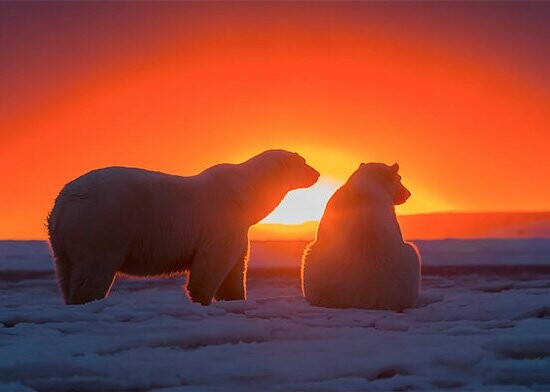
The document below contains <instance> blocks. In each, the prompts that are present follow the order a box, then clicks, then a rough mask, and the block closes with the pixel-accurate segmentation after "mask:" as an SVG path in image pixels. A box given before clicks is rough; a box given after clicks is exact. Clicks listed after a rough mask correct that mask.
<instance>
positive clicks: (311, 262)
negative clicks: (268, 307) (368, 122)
mask: <svg viewBox="0 0 550 392" xmlns="http://www.w3.org/2000/svg"><path fill="white" fill-rule="evenodd" d="M398 170H399V166H398V165H397V164H395V165H393V166H388V165H385V164H382V163H369V164H364V163H363V164H361V166H360V167H359V169H358V170H357V171H355V173H353V174H352V176H351V177H350V178H349V179H348V181H347V182H346V183H345V184H344V185H343V186H342V187H341V188H340V189H338V190H337V191H336V193H335V194H334V195H333V196H332V197H331V198H330V200H329V201H328V204H327V207H326V209H325V212H324V214H323V217H322V219H321V222H320V223H319V228H318V230H317V238H316V240H315V241H314V242H313V243H312V244H311V245H310V246H309V248H308V249H307V250H306V252H305V254H304V257H303V262H302V290H303V293H304V296H305V297H306V299H307V301H308V302H310V303H311V304H312V305H317V306H324V307H331V308H367V309H392V310H402V309H404V308H408V307H411V306H413V305H414V303H415V301H416V299H417V298H418V294H419V287H420V258H419V255H418V253H417V251H416V248H415V247H414V246H413V245H411V244H408V243H406V242H404V241H403V237H402V235H401V230H400V228H399V224H398V223H397V219H396V216H395V210H394V205H398V204H402V203H404V202H405V201H406V200H407V199H408V198H409V196H410V192H409V191H408V190H407V189H406V188H405V187H404V186H403V184H401V177H400V176H399V174H398V173H397V172H398Z"/></svg>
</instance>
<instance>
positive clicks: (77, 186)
mask: <svg viewBox="0 0 550 392" xmlns="http://www.w3.org/2000/svg"><path fill="white" fill-rule="evenodd" d="M318 178H319V173H318V172H317V171H316V170H315V169H313V168H312V167H310V166H308V165H307V164H306V161H305V159H304V158H302V157H301V156H300V155H298V154H296V153H291V152H288V151H284V150H268V151H265V152H263V153H261V154H259V155H257V156H255V157H253V158H251V159H249V160H248V161H246V162H243V163H240V164H220V165H217V166H213V167H211V168H209V169H207V170H205V171H203V172H202V173H200V174H198V175H196V176H191V177H181V176H176V175H169V174H164V173H160V172H153V171H147V170H142V169H136V168H126V167H108V168H104V169H98V170H94V171H91V172H89V173H87V174H84V175H83V176H81V177H79V178H77V179H75V180H74V181H72V182H70V183H68V184H67V185H65V187H64V188H63V189H62V190H61V192H60V193H59V195H58V196H57V199H56V201H55V204H54V206H53V209H52V211H51V213H50V215H49V217H48V233H49V238H50V244H51V248H52V251H53V254H54V258H55V263H56V274H57V279H58V282H59V286H60V289H61V291H62V293H63V297H64V299H65V302H66V303H67V304H82V303H86V302H89V301H92V300H95V299H100V298H104V297H105V296H107V295H108V293H109V290H110V287H111V284H112V282H113V280H114V277H115V275H116V274H117V273H123V274H128V275H133V276H155V275H163V274H172V273H178V272H184V271H186V272H188V274H189V276H188V278H189V279H188V284H187V291H188V294H189V296H190V298H191V300H192V301H194V302H200V303H201V304H203V305H207V304H210V303H211V301H212V299H213V298H216V299H218V300H236V299H245V297H246V287H245V284H246V282H245V279H246V262H247V257H248V229H249V228H250V226H252V225H254V224H256V223H257V222H258V221H260V220H261V219H263V218H264V217H265V216H267V215H268V214H269V213H270V212H271V211H272V210H273V209H274V208H275V207H277V205H278V204H279V203H280V202H281V200H282V199H283V198H284V196H285V195H286V194H287V192H289V191H290V190H293V189H297V188H305V187H309V186H311V185H313V184H314V183H315V182H316V181H317V179H318Z"/></svg>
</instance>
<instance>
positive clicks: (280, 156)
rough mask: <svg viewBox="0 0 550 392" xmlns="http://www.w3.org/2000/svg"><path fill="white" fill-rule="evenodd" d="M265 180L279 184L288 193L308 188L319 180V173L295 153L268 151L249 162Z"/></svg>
mask: <svg viewBox="0 0 550 392" xmlns="http://www.w3.org/2000/svg"><path fill="white" fill-rule="evenodd" d="M248 163H249V164H251V165H252V166H253V167H255V169H256V170H257V172H258V173H259V174H260V175H261V176H262V177H263V179H265V180H267V181H269V182H271V180H275V182H277V183H279V184H280V185H281V186H282V187H283V188H284V189H285V190H286V191H287V192H288V191H290V190H293V189H298V188H308V187H310V186H312V185H313V184H315V183H316V182H317V180H318V179H319V172H318V171H317V170H315V169H314V168H312V167H311V166H309V165H308V164H307V163H306V160H305V159H304V158H303V157H302V156H300V155H299V154H297V153H295V152H290V151H286V150H267V151H264V152H262V153H261V154H259V155H256V156H255V157H253V158H251V159H250V160H249V161H248Z"/></svg>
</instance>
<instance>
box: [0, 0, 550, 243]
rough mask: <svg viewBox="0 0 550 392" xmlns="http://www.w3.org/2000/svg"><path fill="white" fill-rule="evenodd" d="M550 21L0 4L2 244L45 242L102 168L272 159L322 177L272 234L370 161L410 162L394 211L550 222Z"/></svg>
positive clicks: (518, 7)
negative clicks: (55, 211)
mask: <svg viewBox="0 0 550 392" xmlns="http://www.w3.org/2000/svg"><path fill="white" fill-rule="evenodd" d="M549 17H550V3H527V4H525V3H524V4H521V3H486V4H476V3H441V4H439V3H416V4H412V5H411V4H405V3H347V4H345V3H320V4H313V3H309V2H308V3H238V4H237V3H231V4H212V3H203V4H197V3H193V4H188V3H162V4H156V3H102V4H97V3H95V4H92V3H77V4H70V3H31V4H28V3H27V4H25V3H19V4H15V3H10V4H7V3H1V4H0V37H1V38H2V39H1V40H0V53H2V61H1V62H0V164H1V167H2V170H1V172H0V183H1V186H2V191H1V192H0V238H44V237H45V231H44V228H43V224H44V219H45V216H46V214H47V212H48V210H49V209H50V208H51V205H52V203H53V200H54V198H55V196H56V194H57V192H58V191H59V189H60V188H61V186H62V185H63V184H64V183H66V182H68V181H69V180H71V179H73V178H75V177H77V176H78V175H80V174H82V173H84V172H86V171H89V170H91V169H93V168H97V167H103V166H110V165H124V166H138V167H144V168H149V169H154V170H160V171H166V172H170V173H175V174H181V175H192V174H196V173H197V172H199V171H201V170H202V169H204V168H206V167H208V166H210V165H213V164H215V163H218V162H238V161H242V160H244V159H246V158H248V157H250V156H252V155H255V154H256V153H258V152H260V151H262V150H265V149H268V148H285V149H290V150H294V151H297V152H300V153H301V154H302V155H304V156H305V157H306V158H307V159H308V161H309V162H310V163H311V164H312V165H314V166H315V167H316V168H317V169H318V170H319V171H320V172H321V173H322V175H323V178H322V182H321V183H320V184H319V185H318V186H317V188H316V190H314V191H310V193H309V194H308V193H305V194H302V196H300V195H299V194H298V195H297V196H295V197H297V198H298V201H296V203H295V204H294V207H293V208H295V210H296V209H297V211H298V212H292V210H291V208H292V205H291V206H290V207H287V206H286V205H283V206H282V207H283V211H279V212H277V213H276V214H275V215H274V216H273V217H271V219H270V220H269V219H268V221H271V222H286V223H291V222H290V221H291V218H292V217H296V216H298V215H297V214H302V215H303V219H302V220H310V219H311V218H312V217H313V218H314V217H315V216H318V215H319V214H320V213H321V212H322V204H323V201H324V200H326V197H328V196H329V194H330V191H331V190H333V189H334V188H335V187H337V186H338V185H339V184H341V183H342V182H343V181H344V180H345V179H346V178H347V177H348V176H349V175H350V174H351V172H352V171H353V170H354V169H355V168H356V167H357V166H358V164H359V163H360V162H368V161H383V162H387V163H393V162H399V163H400V165H401V168H402V169H401V174H402V176H403V179H404V183H405V184H406V185H407V186H408V187H409V188H410V189H411V191H412V193H413V197H412V198H411V199H410V201H409V202H408V203H407V204H405V205H404V206H402V207H400V209H399V212H401V213H417V212H430V211H449V210H455V211H485V210H489V211H502V210H514V211H517V210H521V211H524V210H549V209H550V181H549V180H550V176H549V175H548V167H549V163H550V162H549V161H550V159H549V155H548V151H550V127H549V125H550V121H549V116H548V113H549V109H550V106H549V104H550V83H549V81H550V79H549V74H548V71H547V69H549V68H550V61H549V56H550V55H549V54H548V50H547V45H548V42H549V38H550V33H549V29H548V27H547V20H548V18H549ZM300 198H301V199H300ZM300 200H301V201H300ZM304 200H306V201H307V200H316V201H315V202H312V205H314V206H313V207H311V206H310V207H311V208H312V210H311V211H305V212H304V211H303V210H304V209H306V208H309V207H308V204H307V202H306V204H305V205H304ZM291 204H292V203H291ZM285 208H286V210H285ZM277 214H278V215H277ZM299 216H301V215H299ZM298 221H300V219H298Z"/></svg>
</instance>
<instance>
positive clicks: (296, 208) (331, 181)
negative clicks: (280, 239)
mask: <svg viewBox="0 0 550 392" xmlns="http://www.w3.org/2000/svg"><path fill="white" fill-rule="evenodd" d="M342 183H343V181H340V180H338V179H335V178H331V177H327V176H321V177H320V178H319V180H318V181H317V183H316V184H315V185H313V186H311V187H309V188H306V189H297V190H294V191H292V192H289V193H288V195H287V196H286V197H285V198H284V199H283V201H282V202H281V204H279V206H278V207H277V208H276V209H275V210H274V211H273V212H272V213H271V214H269V215H268V216H267V217H265V218H264V219H263V220H262V221H261V222H260V223H279V224H288V225H295V224H300V223H304V222H309V221H318V220H319V219H321V216H322V215H323V212H324V210H325V206H326V204H327V201H328V199H329V198H330V197H331V196H332V194H333V193H334V192H335V191H336V190H337V189H338V188H339V187H340V186H341V185H342Z"/></svg>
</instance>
